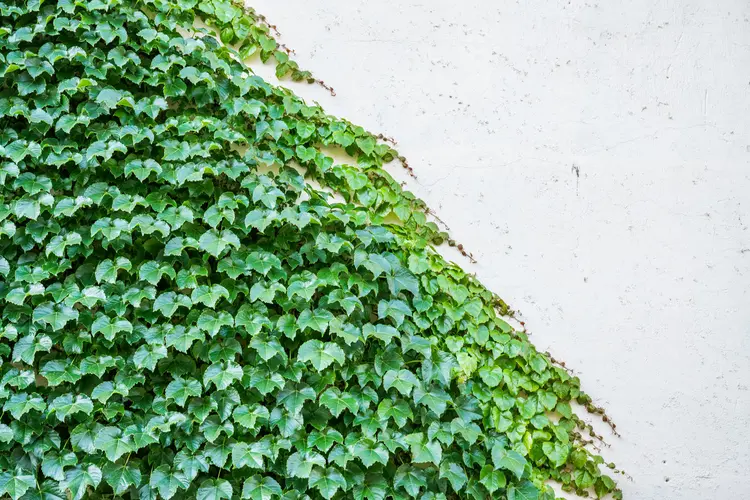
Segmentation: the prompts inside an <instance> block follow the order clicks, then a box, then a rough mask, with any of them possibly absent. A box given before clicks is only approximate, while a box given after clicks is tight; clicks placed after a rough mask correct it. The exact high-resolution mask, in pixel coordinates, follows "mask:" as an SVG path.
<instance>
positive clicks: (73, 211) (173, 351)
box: [0, 0, 620, 500]
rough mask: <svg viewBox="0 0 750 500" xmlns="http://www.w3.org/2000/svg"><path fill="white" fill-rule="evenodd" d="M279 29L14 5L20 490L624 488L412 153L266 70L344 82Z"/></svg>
mask: <svg viewBox="0 0 750 500" xmlns="http://www.w3.org/2000/svg"><path fill="white" fill-rule="evenodd" d="M271 31H273V27H272V26H270V25H269V24H268V22H267V21H266V20H265V18H263V17H262V16H259V15H257V14H256V13H254V12H253V11H252V10H249V9H246V8H244V7H241V6H238V5H234V4H232V3H230V2H227V1H225V0H205V1H200V2H198V1H197V0H128V1H123V0H57V1H55V0H49V1H42V0H11V1H7V0H6V1H0V75H2V78H1V79H0V276H2V280H0V281H1V283H0V307H1V308H2V319H1V323H0V362H1V364H0V406H1V407H2V414H0V496H7V497H10V498H13V499H14V500H16V499H20V498H22V499H28V500H31V499H35V500H36V499H38V500H59V499H72V500H78V499H82V498H89V499H97V498H113V497H115V498H140V499H142V500H149V499H157V498H163V499H170V498H197V499H200V500H218V499H234V498H243V499H244V498H248V499H254V500H270V499H276V498H284V499H289V500H291V499H305V498H310V499H316V498H325V499H331V498H354V499H358V500H360V499H367V500H382V499H385V498H394V499H407V498H421V499H428V500H429V499H435V500H436V499H448V498H451V499H453V498H475V499H486V498H508V499H509V500H536V499H548V500H549V499H553V498H554V496H555V495H554V493H553V491H552V489H551V487H550V486H549V484H548V480H553V481H554V482H557V483H558V484H559V485H561V486H562V488H563V489H565V490H568V491H575V492H577V493H578V494H581V495H591V494H593V495H596V496H597V497H601V496H604V495H606V494H608V493H614V495H615V497H620V493H619V490H617V488H616V485H615V482H614V481H613V480H612V479H611V478H610V476H609V475H607V474H606V473H603V472H602V471H606V467H607V466H606V464H605V463H604V460H603V459H602V458H601V457H600V456H599V455H598V454H596V453H594V452H592V451H590V449H591V448H590V447H587V446H586V445H587V443H589V441H588V439H589V438H592V437H593V439H595V440H598V439H599V437H598V436H596V433H595V432H594V431H593V429H592V428H591V427H590V426H589V425H587V424H586V423H584V422H583V421H582V420H581V419H580V418H579V417H578V416H577V415H576V414H575V412H574V409H573V407H572V406H571V404H572V403H574V402H578V403H581V404H583V405H589V409H590V410H593V411H595V412H598V411H599V410H598V409H596V408H594V407H593V406H591V400H590V398H589V397H588V396H587V395H585V394H584V393H583V392H581V389H580V383H579V380H578V379H577V378H575V377H573V376H571V375H570V374H569V373H568V371H567V370H566V369H565V368H564V367H563V366H560V365H559V364H557V363H555V362H554V361H552V360H551V358H550V357H549V356H548V355H546V354H543V353H539V352H537V351H536V350H535V349H534V347H533V346H532V345H531V344H530V343H529V341H528V339H527V337H526V335H525V333H524V332H523V331H517V330H514V329H513V328H512V327H511V325H510V324H509V323H508V322H506V321H505V320H504V319H503V317H504V316H505V315H507V314H509V310H508V308H507V306H506V305H505V303H503V302H502V301H501V300H500V299H499V298H498V297H497V296H495V295H494V294H492V293H491V292H490V291H488V290H487V289H486V288H484V287H483V286H482V285H481V284H480V283H478V282H477V281H476V280H475V279H474V278H473V277H472V276H470V275H468V274H466V273H465V272H464V271H462V270H461V269H460V268H459V267H457V266H456V265H454V264H450V263H448V262H446V261H445V260H444V259H443V258H442V257H441V256H440V255H439V254H438V253H437V252H436V251H435V250H434V248H433V246H434V245H437V244H440V243H441V242H443V241H444V240H446V239H447V235H446V234H445V233H442V232H440V231H439V230H438V227H437V226H436V225H435V224H434V223H433V222H430V221H429V219H428V210H427V208H426V207H425V205H424V203H423V202H421V201H420V200H418V199H416V198H415V197H414V196H413V195H412V194H411V193H409V192H407V191H404V190H402V188H401V186H400V185H399V184H398V183H397V182H396V181H394V180H393V179H392V178H391V177H390V176H389V175H388V173H387V172H386V171H385V170H383V168H382V167H383V165H384V164H386V163H388V162H391V161H394V160H395V159H397V158H399V154H398V153H397V152H396V151H395V150H394V149H393V148H392V147H391V146H390V145H388V144H387V143H385V142H383V141H379V140H378V137H377V136H375V135H373V134H371V133H369V132H367V131H365V130H364V129H362V128H361V127H358V126H355V125H353V124H351V123H349V122H347V121H345V120H341V119H338V118H335V117H331V116H329V115H326V114H325V113H324V111H323V110H322V109H321V108H320V107H319V106H317V105H314V106H313V105H309V104H307V103H305V102H304V101H303V100H302V99H300V98H299V97H297V96H295V95H294V94H292V93H291V92H290V91H289V90H286V89H284V88H282V87H276V86H272V85H270V84H268V83H267V82H265V81H263V80H262V79H261V78H259V77H257V76H255V75H254V74H253V73H252V71H251V69H250V67H249V66H248V64H246V61H247V60H248V59H249V58H251V57H254V56H257V55H259V56H260V58H261V59H262V60H263V61H267V60H269V59H275V61H276V64H277V66H276V67H277V75H278V76H279V77H290V78H292V79H295V80H305V81H309V82H315V81H318V82H319V83H322V82H320V81H319V80H316V78H314V77H313V76H312V75H311V74H310V73H308V72H306V71H302V70H300V69H299V68H298V66H297V65H296V64H295V63H294V62H293V61H291V60H290V59H289V50H288V49H285V47H283V46H282V45H280V44H279V43H278V42H277V41H276V40H275V39H274V37H273V36H272V33H271ZM380 138H381V139H383V137H380ZM331 148H340V149H343V150H344V151H345V152H346V153H347V154H348V155H349V157H350V158H351V163H352V164H351V165H345V164H337V163H335V162H334V160H333V159H332V158H331V156H329V154H327V152H328V151H330V149H331ZM605 418H606V417H605ZM587 436H588V437H587ZM609 466H610V468H614V466H613V465H611V464H610V465H609Z"/></svg>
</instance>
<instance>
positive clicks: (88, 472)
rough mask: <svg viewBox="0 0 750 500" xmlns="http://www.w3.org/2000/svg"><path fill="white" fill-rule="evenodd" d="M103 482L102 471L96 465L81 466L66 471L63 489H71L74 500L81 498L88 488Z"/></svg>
mask: <svg viewBox="0 0 750 500" xmlns="http://www.w3.org/2000/svg"><path fill="white" fill-rule="evenodd" d="M101 482H102V471H101V469H99V467H97V466H96V465H87V466H86V467H83V466H79V467H76V468H75V469H72V470H68V471H67V472H65V481H63V482H62V483H61V486H62V487H63V489H65V490H68V491H70V495H71V498H72V499H73V500H81V499H82V498H84V496H85V495H86V492H87V490H88V488H96V487H97V486H99V483H101Z"/></svg>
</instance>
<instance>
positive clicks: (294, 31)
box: [251, 0, 750, 500]
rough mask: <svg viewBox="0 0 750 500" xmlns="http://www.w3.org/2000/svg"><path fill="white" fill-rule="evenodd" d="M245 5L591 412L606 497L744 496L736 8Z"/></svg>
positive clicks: (742, 139) (748, 282) (469, 0)
mask: <svg viewBox="0 0 750 500" xmlns="http://www.w3.org/2000/svg"><path fill="white" fill-rule="evenodd" d="M251 3H252V4H253V5H255V6H256V7H257V8H258V10H259V11H260V12H262V13H264V14H265V15H266V16H268V18H269V19H270V20H272V21H273V22H275V23H276V24H277V25H278V28H279V30H280V31H281V32H282V35H283V36H282V41H283V42H285V43H286V44H287V45H289V46H290V47H293V48H295V49H296V50H297V60H298V61H299V62H300V64H301V65H302V66H303V67H305V68H306V69H311V70H312V71H314V72H315V73H316V74H317V75H318V76H320V77H322V78H323V79H324V80H326V81H327V82H328V83H329V84H331V85H333V87H335V89H336V90H337V92H338V96H337V97H335V98H333V97H330V96H327V95H326V94H325V92H323V91H322V89H319V88H313V87H302V88H300V87H296V86H295V88H296V89H298V92H300V93H301V94H302V95H303V96H305V97H307V98H309V99H315V100H318V101H319V102H320V103H321V104H323V105H324V106H325V107H326V108H327V110H328V111H330V112H332V113H335V114H338V115H340V116H345V117H347V118H349V119H351V120H352V121H354V122H356V123H359V124H362V125H364V126H366V127H368V128H369V129H370V130H373V131H375V132H384V133H386V134H388V135H391V136H394V137H395V138H397V139H398V141H399V149H400V150H401V152H402V153H404V154H405V155H406V156H407V157H408V158H409V160H410V162H411V165H412V166H413V168H414V170H415V171H416V173H417V175H418V177H419V179H418V180H417V181H409V187H410V188H411V189H412V190H413V191H414V192H416V193H417V194H418V195H420V196H421V197H422V198H423V199H425V200H426V201H427V202H428V204H429V205H430V206H431V207H433V208H434V209H436V211H437V212H438V213H439V215H440V217H441V218H442V219H443V220H444V221H445V222H446V223H447V224H448V225H449V226H450V228H451V231H452V234H453V235H454V236H455V237H456V238H457V239H458V240H460V241H461V242H463V243H464V245H465V246H466V247H467V248H468V249H469V250H470V251H471V252H473V254H474V255H475V257H476V258H477V260H478V261H479V264H476V265H472V264H470V263H468V261H466V260H465V259H461V258H459V257H457V258H456V260H457V261H458V262H460V263H461V264H462V265H463V266H464V267H465V268H466V269H468V270H470V271H473V272H476V273H477V274H478V275H479V277H480V278H481V279H482V280H483V281H484V283H486V284H487V285H488V286H489V287H490V288H491V289H492V290H494V291H496V292H498V293H499V294H500V295H501V296H502V297H504V298H505V299H506V300H507V301H508V302H509V303H510V304H511V305H512V306H514V307H515V308H516V309H518V310H520V312H521V313H522V315H523V317H524V318H525V320H526V323H527V326H528V327H529V329H530V330H531V332H533V337H532V339H533V340H534V342H535V343H536V345H537V346H538V347H539V348H540V349H541V350H547V349H549V350H550V351H551V352H552V353H553V354H554V355H555V356H556V357H558V358H560V359H563V360H565V361H566V362H567V364H568V366H569V367H572V368H573V369H574V370H575V371H576V372H577V373H578V374H579V375H580V376H581V378H582V380H583V385H584V388H585V389H586V390H587V391H588V392H589V393H590V394H591V395H592V396H593V397H594V398H595V399H596V401H597V402H599V403H601V404H603V405H604V406H605V407H606V408H608V410H609V412H610V413H611V415H612V416H613V417H614V420H615V422H616V423H617V425H618V430H619V431H620V432H621V433H622V438H621V439H617V438H614V437H613V436H611V434H610V435H609V436H610V437H609V439H608V440H609V441H610V442H611V444H612V447H611V448H608V449H605V450H604V455H605V456H606V457H607V458H611V459H614V460H615V461H616V462H617V464H618V465H620V466H622V467H623V468H624V469H625V470H626V471H627V472H628V473H629V474H630V475H631V476H632V477H633V481H632V482H630V481H628V480H622V481H621V483H622V485H623V487H624V490H625V494H626V498H628V499H633V500H657V499H658V500H668V499H680V500H693V499H696V500H697V499H701V500H706V499H711V500H723V499H731V498H748V497H750V446H749V444H750V307H749V306H750V301H749V299H750V293H749V290H750V231H749V230H748V225H749V224H750V165H749V163H750V4H749V3H748V2H747V1H746V0H635V1H633V2H599V3H596V2H588V3H585V2H579V1H575V0H573V1H553V2H550V1H549V0H545V1H540V0H527V1H524V2H508V1H505V0H465V1H462V2H449V1H447V0H398V1H396V0H380V1H373V0H368V1H365V0H318V1H310V0H284V1H281V0H252V2H251ZM394 168H395V167H394Z"/></svg>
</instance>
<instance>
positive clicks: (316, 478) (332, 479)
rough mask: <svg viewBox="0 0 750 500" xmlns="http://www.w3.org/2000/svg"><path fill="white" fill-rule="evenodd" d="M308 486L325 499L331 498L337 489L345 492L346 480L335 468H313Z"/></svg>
mask: <svg viewBox="0 0 750 500" xmlns="http://www.w3.org/2000/svg"><path fill="white" fill-rule="evenodd" d="M308 484H309V485H310V487H311V488H316V489H317V490H318V492H320V495H321V496H322V497H323V498H326V499H331V498H333V496H334V495H335V494H336V492H337V491H338V490H339V489H341V490H346V487H347V484H346V479H344V476H343V475H342V474H341V472H339V470H338V469H337V468H336V467H328V468H325V469H324V468H323V467H315V468H313V470H312V472H311V473H310V479H309V480H308Z"/></svg>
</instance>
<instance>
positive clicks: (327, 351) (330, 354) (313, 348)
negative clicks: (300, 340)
mask: <svg viewBox="0 0 750 500" xmlns="http://www.w3.org/2000/svg"><path fill="white" fill-rule="evenodd" d="M345 358H346V355H345V354H344V350H343V349H341V347H339V346H338V345H336V344H334V343H333V342H325V343H323V342H321V341H320V340H308V341H307V342H305V343H304V344H302V345H301V346H300V348H299V351H298V352H297V359H299V360H300V361H302V362H306V361H309V362H310V363H311V364H312V365H313V367H314V368H315V369H316V370H318V371H323V370H325V369H326V368H328V367H329V366H331V364H332V363H333V362H334V361H336V362H337V363H338V364H339V365H343V364H344V360H345Z"/></svg>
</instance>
